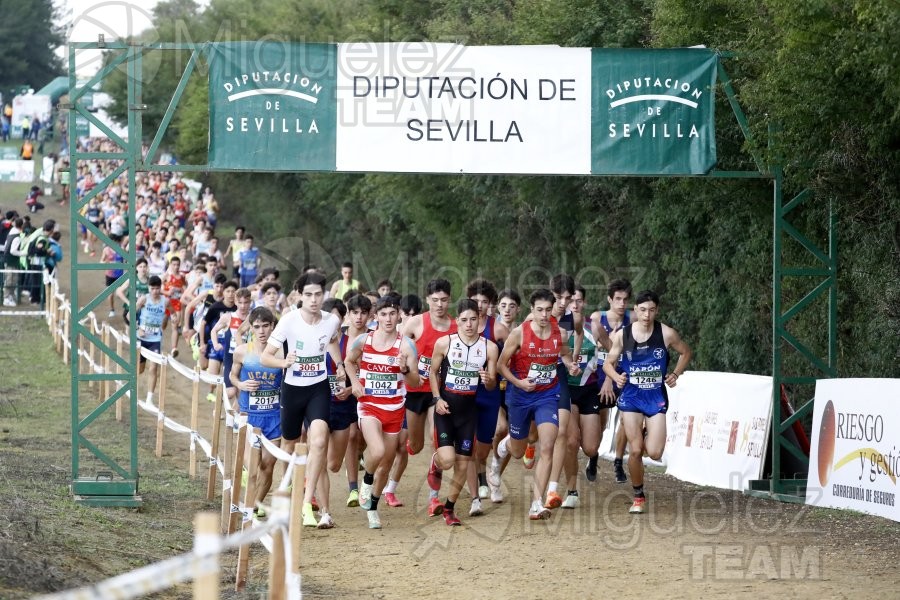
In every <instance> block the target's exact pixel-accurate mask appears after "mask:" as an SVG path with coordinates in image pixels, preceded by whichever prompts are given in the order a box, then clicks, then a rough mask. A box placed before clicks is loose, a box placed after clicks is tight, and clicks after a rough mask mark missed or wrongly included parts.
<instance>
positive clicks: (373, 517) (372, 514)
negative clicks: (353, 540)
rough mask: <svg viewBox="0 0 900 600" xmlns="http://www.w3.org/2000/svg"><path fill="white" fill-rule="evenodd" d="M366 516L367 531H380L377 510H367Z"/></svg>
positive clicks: (379, 518) (379, 519)
mask: <svg viewBox="0 0 900 600" xmlns="http://www.w3.org/2000/svg"><path fill="white" fill-rule="evenodd" d="M366 516H367V517H369V529H381V517H379V516H378V511H377V510H367V511H366Z"/></svg>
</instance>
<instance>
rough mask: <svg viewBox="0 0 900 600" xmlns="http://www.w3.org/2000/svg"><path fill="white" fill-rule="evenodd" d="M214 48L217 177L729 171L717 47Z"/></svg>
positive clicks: (212, 152)
mask: <svg viewBox="0 0 900 600" xmlns="http://www.w3.org/2000/svg"><path fill="white" fill-rule="evenodd" d="M210 47H211V50H210V66H209V68H210V75H209V98H210V145H209V164H210V166H211V167H213V168H216V169H237V170H260V171H313V170H319V171H332V170H337V171H359V172H405V173H497V174H505V173H509V174H569V175H586V174H590V173H595V174H605V175H612V174H619V175H631V174H639V175H653V174H686V175H687V174H694V175H697V174H704V173H707V172H708V171H709V170H710V169H712V167H713V166H714V165H715V163H716V145H715V129H714V120H713V117H714V114H713V96H714V86H715V81H716V72H717V70H716V69H717V64H718V63H717V60H718V57H717V55H716V54H715V52H714V51H711V50H708V49H704V48H682V49H673V50H649V49H648V50H601V49H591V48H560V47H558V46H471V47H467V46H461V45H458V44H439V43H431V42H404V43H385V44H375V43H350V44H339V45H328V44H292V43H280V42H241V43H237V42H234V43H231V42H228V43H213V44H210Z"/></svg>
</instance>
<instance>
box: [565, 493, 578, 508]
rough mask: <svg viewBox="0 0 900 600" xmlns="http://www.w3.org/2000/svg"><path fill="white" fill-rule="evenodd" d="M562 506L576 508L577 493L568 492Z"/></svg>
mask: <svg viewBox="0 0 900 600" xmlns="http://www.w3.org/2000/svg"><path fill="white" fill-rule="evenodd" d="M562 507H563V508H578V494H569V495H568V496H566V499H565V500H564V501H563V503H562Z"/></svg>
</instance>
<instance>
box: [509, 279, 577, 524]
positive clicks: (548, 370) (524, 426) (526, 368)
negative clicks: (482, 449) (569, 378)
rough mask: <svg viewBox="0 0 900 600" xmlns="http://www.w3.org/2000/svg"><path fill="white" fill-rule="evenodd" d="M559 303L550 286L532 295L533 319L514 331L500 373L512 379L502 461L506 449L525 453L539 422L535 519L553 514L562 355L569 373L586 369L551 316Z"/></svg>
mask: <svg viewBox="0 0 900 600" xmlns="http://www.w3.org/2000/svg"><path fill="white" fill-rule="evenodd" d="M555 301H556V298H555V297H554V295H553V292H551V291H550V290H547V289H539V290H536V291H535V292H533V293H532V294H531V298H530V299H529V302H530V304H531V319H530V320H528V321H525V323H523V324H522V325H520V326H519V327H516V328H515V329H513V330H512V331H511V332H510V334H509V337H507V339H506V344H505V345H504V347H503V353H502V354H501V355H500V360H499V363H498V367H499V370H500V373H501V375H503V377H505V378H506V380H507V382H508V383H507V387H506V394H507V397H506V405H507V412H508V416H509V435H508V436H507V437H506V438H504V439H503V441H501V442H500V444H498V446H497V455H498V456H499V457H500V458H501V459H502V458H504V457H505V456H506V455H507V453H509V454H512V455H513V456H514V457H515V458H521V457H522V456H524V454H525V447H526V446H527V444H528V430H529V427H530V425H531V421H532V420H534V422H535V423H536V424H537V430H538V445H539V448H540V458H541V460H539V461H538V464H537V466H536V467H535V473H534V485H533V490H532V493H533V500H532V503H531V508H530V509H529V512H528V517H529V518H530V519H532V520H537V519H547V518H549V517H550V510H549V509H548V508H545V506H544V503H543V502H542V499H543V495H544V489H545V487H546V486H547V482H548V480H549V479H550V466H551V464H552V461H553V446H554V444H555V443H556V437H557V434H558V433H559V396H560V393H559V386H560V381H559V377H558V375H557V368H556V366H557V363H558V362H559V359H560V358H561V359H562V362H563V365H565V368H566V370H567V371H568V373H569V374H570V375H573V376H574V375H578V374H579V373H580V372H581V370H580V369H579V368H578V365H577V364H576V363H575V362H573V360H572V353H571V351H570V350H569V347H568V346H567V345H566V344H565V343H564V342H563V337H562V334H561V331H560V326H559V323H558V322H557V320H556V319H555V318H553V316H552V314H551V313H552V311H553V304H554V303H555Z"/></svg>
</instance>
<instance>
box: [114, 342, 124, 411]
mask: <svg viewBox="0 0 900 600" xmlns="http://www.w3.org/2000/svg"><path fill="white" fill-rule="evenodd" d="M116 354H117V355H118V356H122V338H121V337H118V338H116ZM116 373H122V367H121V366H119V365H118V363H117V364H116ZM124 404H125V400H124V397H121V398H119V399H118V400H116V421H121V420H122V406H123V405H124Z"/></svg>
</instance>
